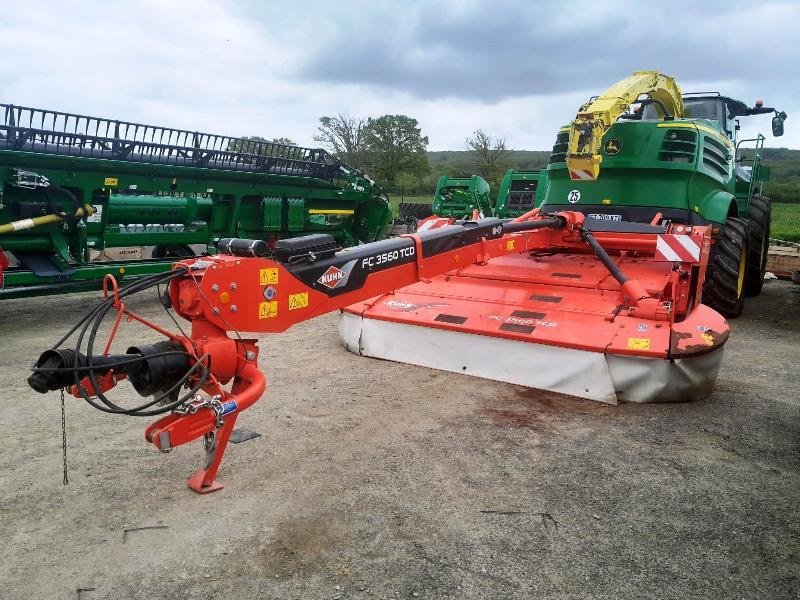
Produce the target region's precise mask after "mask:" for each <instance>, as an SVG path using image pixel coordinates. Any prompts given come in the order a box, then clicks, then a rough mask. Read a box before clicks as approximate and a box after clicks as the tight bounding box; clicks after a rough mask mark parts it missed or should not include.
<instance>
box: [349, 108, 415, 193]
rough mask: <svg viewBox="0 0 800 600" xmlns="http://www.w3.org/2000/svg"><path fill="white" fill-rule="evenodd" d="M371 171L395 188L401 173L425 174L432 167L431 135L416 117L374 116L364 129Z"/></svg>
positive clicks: (381, 180) (380, 179) (385, 183)
mask: <svg viewBox="0 0 800 600" xmlns="http://www.w3.org/2000/svg"><path fill="white" fill-rule="evenodd" d="M364 142H365V145H366V149H367V153H368V162H369V170H370V173H371V174H373V175H374V176H375V177H376V178H377V179H378V181H379V182H380V183H382V184H383V185H386V186H388V187H391V186H393V185H394V184H395V182H396V180H397V177H398V176H399V175H400V174H401V173H410V174H414V175H422V174H424V173H426V172H427V171H428V170H429V167H428V156H427V154H426V152H425V149H426V148H427V147H428V136H423V135H422V131H421V130H420V127H419V123H418V122H417V120H416V119H412V118H411V117H407V116H406V115H383V116H382V117H378V118H377V119H373V118H370V119H368V120H367V124H366V126H365V128H364Z"/></svg>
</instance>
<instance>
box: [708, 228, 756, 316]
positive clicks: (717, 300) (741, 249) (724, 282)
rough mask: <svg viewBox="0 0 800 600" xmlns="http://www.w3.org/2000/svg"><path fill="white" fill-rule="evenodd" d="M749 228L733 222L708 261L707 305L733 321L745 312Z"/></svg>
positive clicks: (718, 237) (715, 242)
mask: <svg viewBox="0 0 800 600" xmlns="http://www.w3.org/2000/svg"><path fill="white" fill-rule="evenodd" d="M749 227H750V223H749V222H748V221H747V220H746V219H738V218H736V217H731V218H729V219H728V221H727V222H726V223H725V225H724V226H723V227H722V231H720V233H719V236H717V237H716V238H715V240H714V245H713V246H712V247H711V255H710V256H709V257H708V270H707V271H706V281H705V285H704V286H703V303H704V304H707V305H708V306H710V307H711V308H713V309H714V310H716V311H717V312H718V313H720V314H721V315H723V316H725V317H728V318H731V319H733V318H736V317H738V316H739V315H741V314H742V309H743V308H744V297H745V274H746V272H747V257H748V251H747V249H748V245H747V244H748V238H749Z"/></svg>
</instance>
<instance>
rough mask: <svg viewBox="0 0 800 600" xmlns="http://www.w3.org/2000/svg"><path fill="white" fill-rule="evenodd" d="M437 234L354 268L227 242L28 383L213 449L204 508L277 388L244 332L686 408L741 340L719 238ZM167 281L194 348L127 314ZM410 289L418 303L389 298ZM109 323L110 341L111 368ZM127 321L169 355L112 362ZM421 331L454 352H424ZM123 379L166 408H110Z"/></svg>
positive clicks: (656, 228) (580, 230) (44, 359)
mask: <svg viewBox="0 0 800 600" xmlns="http://www.w3.org/2000/svg"><path fill="white" fill-rule="evenodd" d="M438 225H440V226H437V227H430V228H429V229H427V230H426V231H421V232H417V233H415V234H409V235H404V236H400V237H396V238H393V239H389V240H383V241H379V242H372V243H370V244H364V245H361V246H357V247H354V248H348V249H345V250H341V251H338V252H337V251H336V242H335V241H334V239H333V237H331V236H329V235H324V234H320V235H313V236H306V237H303V238H295V239H287V240H280V241H279V242H277V243H276V245H275V247H274V250H273V256H274V258H273V259H267V258H263V257H262V256H263V254H264V253H266V252H267V251H268V246H267V244H266V242H263V241H258V240H255V241H254V240H241V239H230V240H221V241H220V242H219V244H218V247H219V248H220V249H221V250H222V251H224V252H225V253H226V254H223V255H217V256H211V257H204V258H191V259H185V260H182V261H179V262H177V263H176V264H175V266H174V268H173V269H172V270H171V271H169V272H167V273H161V274H156V275H151V276H149V277H145V278H143V279H141V280H139V281H137V282H136V283H133V284H131V285H130V286H128V287H127V288H122V289H117V288H116V282H115V281H114V280H113V278H112V277H111V276H108V277H107V278H106V288H107V291H106V292H105V296H106V297H105V299H104V300H102V301H101V302H100V303H99V304H98V306H97V307H95V308H94V309H92V310H91V311H90V312H89V313H88V314H87V315H86V316H84V317H83V318H82V319H81V320H80V321H79V322H78V324H76V325H75V326H74V327H73V328H72V329H71V330H70V331H69V332H68V333H67V335H65V336H64V337H63V338H62V339H61V340H60V341H59V342H57V343H56V345H55V346H54V347H53V348H51V349H49V350H47V351H45V352H44V353H42V355H41V356H40V357H39V360H38V361H37V363H36V365H35V367H34V368H33V371H34V372H33V374H32V375H31V377H30V378H29V379H28V382H29V383H30V385H31V387H32V388H33V389H35V390H36V391H38V392H41V393H45V392H47V391H50V390H59V389H61V390H66V391H67V392H69V393H71V394H72V395H74V396H76V397H78V398H83V399H84V400H85V401H86V402H87V403H89V404H90V405H92V406H93V407H95V408H98V409H99V410H103V411H105V412H109V413H113V414H120V415H135V416H160V418H159V420H158V421H156V422H155V423H152V424H151V425H150V426H149V427H148V428H147V429H146V431H145V438H146V440H147V441H148V442H149V443H151V444H153V445H154V446H155V447H156V448H158V449H160V450H162V451H168V450H171V449H172V448H175V447H177V446H180V445H183V444H185V443H187V442H190V441H192V440H195V439H200V438H202V439H203V440H204V442H205V448H206V451H207V454H208V456H207V464H206V466H205V467H204V468H202V469H200V470H199V471H197V473H195V475H194V476H193V477H191V478H190V479H189V486H190V487H191V488H192V489H193V490H196V491H198V492H201V493H205V492H212V491H214V490H217V489H220V488H221V487H222V486H221V484H219V483H218V482H217V481H216V479H215V477H216V474H217V470H218V469H219V466H220V463H221V460H222V455H223V453H224V451H225V447H226V445H227V442H228V439H229V437H230V434H231V432H232V430H233V426H234V423H235V422H236V418H237V417H238V415H239V413H240V412H241V411H243V410H245V409H246V408H248V407H250V406H251V405H252V404H253V403H255V402H256V401H257V400H258V399H259V398H260V397H261V395H262V393H263V392H264V390H265V388H266V379H265V377H264V375H263V374H262V373H261V371H260V370H259V368H258V364H257V356H258V347H257V344H256V340H254V339H250V338H246V337H243V336H241V335H239V332H280V331H284V330H286V329H288V328H289V327H290V326H291V325H293V324H295V323H299V322H302V321H306V320H308V319H311V318H313V317H316V316H318V315H322V314H324V313H327V312H330V311H333V310H336V309H340V308H343V307H348V306H349V307H350V308H348V309H347V312H346V313H345V316H344V318H343V321H342V333H343V336H344V338H345V340H347V343H348V345H349V347H351V348H352V349H354V350H360V351H362V353H365V354H371V355H374V356H383V357H386V358H393V359H396V360H406V361H407V362H417V361H416V359H414V356H413V354H414V353H418V354H419V355H420V356H423V355H424V356H426V357H429V358H430V357H432V356H433V354H435V353H436V351H437V350H438V352H439V353H440V354H441V355H450V356H456V355H463V356H464V357H465V360H463V361H460V362H458V363H451V364H442V365H440V366H441V368H452V369H454V370H458V371H466V372H469V373H473V374H474V373H480V371H479V370H480V369H481V368H482V367H481V362H483V364H484V365H486V367H485V368H486V371H484V372H485V373H487V374H488V370H490V369H498V368H500V369H505V370H506V371H507V372H508V373H514V372H520V371H526V372H527V375H526V376H525V378H523V379H519V380H518V379H516V375H515V376H514V377H515V378H514V380H515V381H519V382H520V383H524V384H526V385H532V386H535V387H541V388H547V389H557V390H559V391H565V392H568V393H572V394H575V395H579V396H584V397H591V398H595V399H598V400H605V401H609V402H611V401H614V400H615V398H616V397H617V394H618V393H621V394H622V397H623V398H625V399H637V398H639V399H680V398H683V397H697V396H699V395H703V394H705V393H707V392H708V391H710V389H711V387H712V385H713V382H714V378H715V376H716V372H717V367H718V366H719V361H720V358H721V351H722V346H723V344H724V343H725V341H726V339H727V337H728V327H727V324H726V322H725V320H724V319H723V318H722V317H721V316H720V315H719V314H717V313H716V312H714V311H713V310H711V309H709V308H707V307H705V306H703V305H701V304H700V303H699V290H700V289H701V286H702V283H703V272H704V266H705V264H706V262H707V260H708V252H709V241H710V231H709V228H707V227H702V226H698V227H686V226H682V225H681V226H674V225H669V224H667V225H641V224H631V223H625V222H622V223H607V222H602V223H597V224H593V226H592V227H591V228H589V227H587V226H586V221H585V217H584V216H583V215H582V214H580V213H573V212H562V213H559V214H555V215H548V216H542V215H540V214H538V211H532V212H531V213H529V214H526V215H523V216H521V217H519V218H517V219H515V220H513V221H510V220H506V221H504V220H501V219H496V218H485V219H477V220H474V221H459V222H455V223H449V222H445V223H441V222H440V223H438ZM676 254H677V255H678V256H679V257H680V258H679V259H678V260H676V259H675V255H676ZM442 273H451V274H450V275H446V276H444V277H437V276H440V275H441V274H442ZM418 282H419V283H418ZM162 283H163V284H168V286H169V291H168V296H167V298H168V304H169V306H171V307H173V308H174V310H175V311H176V312H177V313H178V314H179V315H180V316H181V317H183V318H184V319H187V320H188V321H190V322H191V331H190V333H184V332H183V330H181V332H180V334H178V333H171V332H169V331H167V330H165V329H162V328H161V327H159V326H157V325H155V324H153V323H150V322H149V321H147V320H146V319H144V318H143V317H141V316H139V315H136V314H134V313H132V312H131V311H130V310H128V309H127V307H126V305H125V302H126V301H127V299H128V298H129V297H130V296H131V295H132V294H134V293H137V292H140V291H143V290H145V289H147V288H152V287H156V286H158V285H159V284H162ZM412 284H416V285H413V286H412ZM404 286H412V287H410V288H406V289H405V290H404V291H402V292H398V293H388V292H390V290H394V289H397V288H403V287H404ZM387 293H388V294H387ZM382 294H383V295H382ZM366 298H374V299H373V300H371V301H369V302H364V300H365V299H366ZM353 303H359V304H355V305H354V304H353ZM108 315H115V318H114V323H113V326H112V328H111V334H110V339H108V340H107V341H106V342H105V344H104V345H103V350H102V351H98V352H97V353H95V350H96V349H99V348H100V345H99V341H98V331H99V328H100V326H101V324H102V322H103V320H104V318H106V317H107V316H108ZM123 317H125V318H126V319H123ZM125 320H134V321H137V322H139V323H141V324H144V325H146V326H148V327H149V328H151V329H153V330H155V331H157V332H158V333H160V334H162V335H163V336H164V337H165V338H166V339H165V340H163V341H161V342H157V343H155V344H150V345H142V344H138V345H136V346H131V347H129V348H128V349H127V351H126V352H125V353H118V354H114V353H112V348H113V347H114V339H115V337H117V336H118V335H119V330H120V327H121V326H122V323H123V321H125ZM415 331H419V332H435V333H437V334H438V335H439V337H438V338H436V341H435V342H434V343H433V344H432V345H431V346H430V347H423V346H422V345H421V344H420V343H419V340H418V339H416V338H415V334H414V332H415ZM228 332H234V333H235V334H236V336H235V337H229V335H228ZM69 339H72V342H71V343H70V347H67V346H65V344H66V342H67V340H69ZM428 339H429V340H430V339H431V338H428ZM483 341H486V342H487V343H486V344H485V345H482V346H479V345H477V343H478V342H483ZM493 344H496V345H493ZM528 349H530V350H531V352H533V354H528V353H527V350H528ZM515 352H516V353H517V354H516V355H514V353H515ZM419 362H423V361H419ZM511 379H512V377H511V375H509V377H508V380H511ZM125 380H128V381H129V382H130V383H131V384H132V386H133V388H134V390H135V391H136V392H137V393H138V394H139V395H141V396H145V397H150V396H152V398H150V399H148V400H147V401H146V402H144V403H143V404H141V405H140V406H135V407H125V406H122V405H121V404H119V403H118V401H114V400H111V399H110V398H109V397H108V396H107V395H106V393H107V392H108V391H109V390H110V389H112V388H114V387H115V386H117V385H118V384H120V383H123V382H124V381H125Z"/></svg>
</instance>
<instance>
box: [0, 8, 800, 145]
mask: <svg viewBox="0 0 800 600" xmlns="http://www.w3.org/2000/svg"><path fill="white" fill-rule="evenodd" d="M799 38H800V2H797V1H774V2H773V1H769V0H768V1H765V2H756V3H753V2H752V1H747V2H738V1H736V0H727V1H725V2H714V1H706V2H688V1H687V2H683V1H680V0H670V1H669V2H658V3H656V2H652V3H651V2H645V1H641V0H640V1H638V2H624V1H619V2H617V1H611V0H592V1H589V2H584V1H575V0H570V1H568V2H567V1H563V0H559V1H553V2H549V1H544V2H533V1H528V2H525V1H518V2H515V1H505V2H504V1H499V0H495V1H491V2H490V1H486V2H469V1H452V2H413V1H410V0H403V1H397V2H382V1H379V0H372V1H368V2H351V1H347V0H339V1H336V2H332V1H330V0H327V1H319V2H317V1H313V0H303V1H302V2H301V1H294V2H268V1H266V0H265V1H263V2H260V1H258V0H250V1H245V0H241V1H234V0H230V1H226V0H130V1H127V2H126V1H122V0H120V1H117V2H113V1H110V0H80V1H78V0H74V1H69V0H27V1H26V2H24V3H16V2H8V4H7V5H4V7H3V10H2V11H0V56H2V59H0V101H2V102H4V103H13V104H20V105H27V106H35V107H42V108H51V109H57V110H64V111H69V112H77V113H82V114H92V115H96V116H108V117H113V118H118V119H124V120H131V121H139V122H144V123H150V124H158V125H171V126H175V127H181V128H187V129H193V130H200V131H209V132H213V133H225V134H231V135H261V136H264V137H269V138H271V137H289V138H292V139H294V140H295V141H296V142H298V143H300V144H302V145H315V144H314V142H313V141H312V136H313V135H314V132H315V130H316V127H317V121H318V119H319V117H320V116H321V115H332V114H336V113H347V114H350V115H353V116H378V115H381V114H386V113H403V114H407V115H410V116H412V117H415V118H416V119H418V120H419V122H420V124H421V126H422V130H423V133H424V134H426V135H428V136H429V138H430V149H432V150H445V149H463V147H464V139H465V138H466V137H467V136H468V135H469V134H470V133H471V132H472V131H473V130H475V129H478V128H481V129H483V130H485V131H487V132H489V133H491V134H492V135H495V136H501V137H505V138H506V139H507V141H508V144H509V146H510V147H512V148H517V149H531V150H543V149H549V148H550V146H551V145H552V143H553V139H554V136H555V133H556V130H557V128H558V127H559V126H560V125H561V124H563V123H567V122H568V121H569V120H570V119H571V118H572V117H573V116H574V115H575V112H576V110H577V107H578V106H579V105H580V104H581V103H582V102H584V101H585V100H586V99H587V98H588V97H589V96H591V95H595V94H599V93H600V92H602V91H603V89H605V88H606V87H608V86H609V85H611V84H612V83H613V82H615V81H617V80H619V79H621V78H623V77H625V76H626V75H628V74H630V73H631V72H632V71H634V70H638V69H659V70H661V71H662V72H664V73H667V74H670V75H674V76H675V77H676V78H677V79H678V82H679V83H680V85H681V87H682V88H683V90H684V91H687V92H688V91H706V90H719V91H722V92H723V93H725V94H728V95H731V96H734V97H738V98H740V99H742V100H744V101H746V102H747V103H748V104H750V105H752V103H753V102H754V100H755V99H756V98H763V99H764V101H765V103H766V104H767V105H769V106H775V107H777V108H779V109H782V110H785V111H786V112H787V113H788V114H789V119H788V120H787V123H786V135H785V136H784V137H783V138H780V139H776V138H772V137H771V134H769V130H770V123H769V117H768V116H761V117H751V118H749V119H743V122H742V125H743V133H745V134H751V133H754V132H755V131H759V130H760V131H762V132H764V133H765V134H766V135H768V140H767V145H770V146H785V147H790V148H800V83H798V82H800V61H798V55H799V53H798V50H797V48H798V42H797V40H798V39H799Z"/></svg>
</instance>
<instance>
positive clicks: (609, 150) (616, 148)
mask: <svg viewBox="0 0 800 600" xmlns="http://www.w3.org/2000/svg"><path fill="white" fill-rule="evenodd" d="M621 151H622V140H619V139H617V138H611V139H609V140H606V143H605V145H604V146H603V152H605V153H606V154H608V155H609V156H616V155H617V154H619V153H620V152H621Z"/></svg>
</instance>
